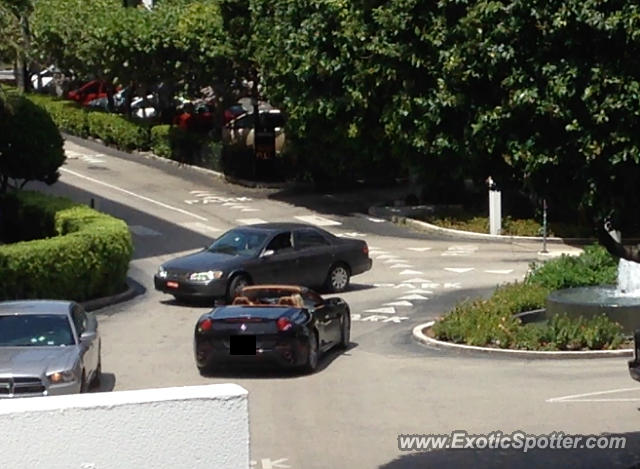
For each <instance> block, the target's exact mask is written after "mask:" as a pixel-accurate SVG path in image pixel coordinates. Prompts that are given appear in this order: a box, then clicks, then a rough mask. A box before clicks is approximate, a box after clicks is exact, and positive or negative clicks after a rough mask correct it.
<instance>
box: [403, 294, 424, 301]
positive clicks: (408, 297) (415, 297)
mask: <svg viewBox="0 0 640 469" xmlns="http://www.w3.org/2000/svg"><path fill="white" fill-rule="evenodd" d="M398 299H399V300H428V299H429V298H427V297H426V296H422V295H407V296H401V297H400V298H398Z"/></svg>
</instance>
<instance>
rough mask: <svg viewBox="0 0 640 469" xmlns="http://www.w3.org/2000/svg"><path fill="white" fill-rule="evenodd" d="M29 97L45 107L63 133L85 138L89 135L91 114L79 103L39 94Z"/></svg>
mask: <svg viewBox="0 0 640 469" xmlns="http://www.w3.org/2000/svg"><path fill="white" fill-rule="evenodd" d="M27 96H28V98H29V99H30V100H31V101H33V102H34V103H36V104H38V105H40V106H42V107H44V108H45V109H46V110H47V111H48V112H49V114H50V115H51V118H52V119H53V121H54V122H55V123H56V125H57V126H58V128H59V129H60V130H62V131H63V132H67V133H70V134H73V135H77V136H78V137H83V138H84V137H87V136H88V135H89V122H88V115H89V113H88V112H87V111H86V110H85V109H83V108H82V107H80V106H79V105H78V104H77V103H75V102H73V101H64V100H60V99H57V98H52V97H50V96H43V95H39V94H29V95H27Z"/></svg>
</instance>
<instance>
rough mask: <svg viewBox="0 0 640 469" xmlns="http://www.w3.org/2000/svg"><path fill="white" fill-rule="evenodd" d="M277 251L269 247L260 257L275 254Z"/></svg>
mask: <svg viewBox="0 0 640 469" xmlns="http://www.w3.org/2000/svg"><path fill="white" fill-rule="evenodd" d="M275 253H276V252H275V251H274V250H273V249H267V250H266V251H265V252H263V253H262V255H261V256H260V257H269V256H273V255H274V254H275Z"/></svg>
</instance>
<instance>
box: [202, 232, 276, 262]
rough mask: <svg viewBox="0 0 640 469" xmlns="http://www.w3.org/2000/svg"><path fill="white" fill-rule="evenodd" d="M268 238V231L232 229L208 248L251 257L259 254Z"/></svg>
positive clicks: (217, 251)
mask: <svg viewBox="0 0 640 469" xmlns="http://www.w3.org/2000/svg"><path fill="white" fill-rule="evenodd" d="M266 239H267V233H261V232H259V231H254V230H231V231H227V232H226V233H225V234H223V235H222V236H220V237H219V238H218V239H217V240H216V241H215V242H214V243H213V244H212V245H211V246H209V249H208V250H209V252H216V253H221V254H230V255H232V256H248V257H251V256H255V255H256V254H258V252H259V251H260V249H261V248H262V246H263V245H264V242H265V241H266Z"/></svg>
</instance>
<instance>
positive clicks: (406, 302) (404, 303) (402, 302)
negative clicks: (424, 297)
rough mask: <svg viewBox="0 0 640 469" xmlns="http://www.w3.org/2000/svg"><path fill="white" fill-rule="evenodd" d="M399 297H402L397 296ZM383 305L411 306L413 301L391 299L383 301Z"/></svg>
mask: <svg viewBox="0 0 640 469" xmlns="http://www.w3.org/2000/svg"><path fill="white" fill-rule="evenodd" d="M403 298H404V297H403ZM399 299H402V298H399ZM407 299H408V298H407ZM383 305H384V306H413V303H411V302H410V301H392V302H391V303H384V304H383Z"/></svg>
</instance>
